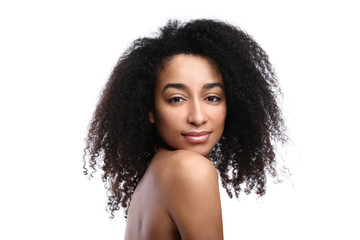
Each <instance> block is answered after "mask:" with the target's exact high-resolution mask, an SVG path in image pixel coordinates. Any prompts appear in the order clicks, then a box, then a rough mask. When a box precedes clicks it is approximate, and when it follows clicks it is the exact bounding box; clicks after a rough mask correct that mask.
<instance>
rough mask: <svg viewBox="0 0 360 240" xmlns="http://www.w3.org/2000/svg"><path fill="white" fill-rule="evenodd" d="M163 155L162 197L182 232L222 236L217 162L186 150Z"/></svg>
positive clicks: (187, 235)
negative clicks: (215, 164)
mask: <svg viewBox="0 0 360 240" xmlns="http://www.w3.org/2000/svg"><path fill="white" fill-rule="evenodd" d="M160 157H162V159H159V160H160V161H161V165H160V164H159V166H160V167H159V168H158V170H157V172H158V180H160V181H157V183H158V184H157V187H158V190H159V193H160V198H159V199H160V201H161V204H162V205H163V206H164V207H165V208H166V209H167V211H168V213H169V215H170V216H171V218H172V219H173V221H174V223H175V224H176V226H177V228H178V230H179V232H180V233H181V236H183V237H184V238H186V239H222V220H221V205H220V194H219V185H218V175H217V171H216V168H215V166H214V165H213V163H212V162H211V161H210V160H209V159H207V158H206V157H203V156H201V155H199V154H196V153H193V152H190V151H185V150H177V151H172V152H168V153H166V154H164V155H162V156H160ZM160 161H159V163H160ZM209 228H210V229H211V230H209Z"/></svg>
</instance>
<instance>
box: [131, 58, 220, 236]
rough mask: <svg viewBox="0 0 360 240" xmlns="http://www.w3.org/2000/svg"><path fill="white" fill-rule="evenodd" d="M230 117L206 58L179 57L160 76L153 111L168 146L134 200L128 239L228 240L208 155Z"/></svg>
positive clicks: (216, 75) (157, 156)
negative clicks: (226, 239)
mask: <svg viewBox="0 0 360 240" xmlns="http://www.w3.org/2000/svg"><path fill="white" fill-rule="evenodd" d="M225 118H226V98H225V92H224V86H223V81H222V78H221V75H220V74H219V73H218V71H217V70H216V68H215V67H214V65H213V64H212V63H211V62H210V61H209V60H208V59H206V58H204V57H201V56H195V55H184V54H179V55H176V56H174V57H173V59H172V60H171V61H170V62H169V63H167V64H166V66H165V67H164V69H162V70H161V71H160V73H159V77H158V80H157V83H156V86H155V109H154V111H153V112H150V113H149V120H150V122H152V123H153V124H155V125H156V127H157V130H158V132H159V134H160V137H161V139H162V140H163V142H164V146H161V147H159V149H158V151H157V153H156V154H155V156H154V158H153V159H152V161H151V163H150V165H149V167H148V169H147V170H146V172H145V174H144V176H143V178H142V179H141V181H140V183H139V184H138V186H137V188H136V190H135V192H134V194H133V196H132V199H131V204H130V208H129V212H128V222H127V227H126V233H125V239H126V240H131V239H134V240H135V239H136V240H141V239H149V240H152V239H154V240H155V239H156V240H171V239H184V240H190V239H191V240H197V239H207V240H219V239H223V229H222V215H221V203H220V194H219V185H218V175H217V171H216V168H215V167H214V165H213V164H212V163H211V161H209V159H208V156H209V153H210V151H211V149H212V148H213V147H214V145H215V144H216V143H217V141H218V140H219V139H220V137H221V135H222V132H223V129H224V124H225ZM165 146H166V147H165ZM174 149H175V150H174Z"/></svg>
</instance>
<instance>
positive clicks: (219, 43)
mask: <svg viewBox="0 0 360 240" xmlns="http://www.w3.org/2000/svg"><path fill="white" fill-rule="evenodd" d="M180 53H182V54H192V55H199V56H204V57H207V58H208V59H211V60H212V62H214V63H215V64H216V67H217V69H218V71H219V72H220V74H221V75H222V78H223V81H224V85H225V95H226V99H227V117H226V122H225V129H224V132H223V136H222V137H221V139H220V140H219V142H218V143H217V144H216V146H215V147H214V148H213V150H212V151H211V153H210V160H211V161H212V162H213V163H214V165H215V167H216V168H217V170H218V172H219V175H220V177H221V181H222V186H223V187H224V188H225V189H226V191H227V193H228V195H229V196H230V197H233V193H235V195H236V197H239V193H240V192H241V191H244V192H245V193H247V194H249V193H250V192H252V191H254V192H255V193H256V194H258V195H260V196H262V195H264V194H265V191H266V180H267V174H268V173H269V174H270V175H271V176H272V177H274V178H276V177H277V171H276V159H275V145H276V143H277V142H282V143H285V141H286V135H285V130H284V129H285V128H284V121H283V118H282V115H281V111H280V108H279V106H278V99H277V96H278V95H279V94H281V92H280V89H279V86H278V82H277V78H276V75H275V73H274V70H273V68H272V66H271V64H270V62H269V59H268V56H267V54H266V53H265V52H264V50H263V49H262V48H261V47H260V46H259V45H258V44H257V43H256V42H255V41H254V40H253V39H252V38H251V37H250V36H249V35H248V34H247V33H245V32H244V31H242V30H240V29H239V28H237V27H235V26H232V25H230V24H227V23H225V22H221V21H218V20H193V21H189V22H187V23H181V22H179V21H176V20H171V21H169V22H168V23H167V24H166V26H164V27H163V28H161V29H160V32H159V34H157V35H156V36H154V37H149V38H140V39H137V40H135V41H134V42H133V44H132V45H131V46H130V48H128V50H127V51H126V52H125V53H124V54H123V55H122V56H121V57H120V59H119V61H118V62H117V64H116V66H115V67H114V70H113V72H112V74H111V76H110V79H109V81H108V82H107V84H106V86H105V88H104V90H103V92H102V95H101V97H100V100H99V103H98V105H97V108H96V111H95V113H94V115H93V118H92V121H91V123H90V126H89V132H88V136H87V138H86V148H85V150H84V152H85V153H84V174H88V168H89V167H90V168H91V169H93V172H92V173H90V177H92V174H93V173H94V172H95V171H96V168H97V167H98V168H100V169H102V170H103V175H102V180H103V181H104V182H105V187H106V188H107V189H108V192H109V197H108V210H110V211H111V215H112V216H113V213H114V211H116V210H119V209H120V207H122V208H124V210H125V217H126V214H127V209H128V207H129V204H130V200H131V196H132V194H133V193H134V191H135V188H136V186H137V184H138V183H139V181H140V179H141V178H142V176H143V175H144V173H145V171H146V169H147V166H148V165H149V163H150V161H151V159H152V158H153V156H154V154H155V152H156V150H157V144H158V143H159V141H158V139H157V138H158V134H157V131H156V129H155V127H154V125H153V124H151V123H150V121H149V118H148V116H149V115H148V114H149V111H151V110H152V109H153V108H154V84H155V82H156V80H157V75H158V72H159V70H160V69H161V68H162V67H163V66H164V64H165V63H166V62H167V61H169V60H170V59H171V57H173V56H174V55H176V54H180Z"/></svg>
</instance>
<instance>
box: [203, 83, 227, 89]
mask: <svg viewBox="0 0 360 240" xmlns="http://www.w3.org/2000/svg"><path fill="white" fill-rule="evenodd" d="M214 87H219V88H221V89H222V90H224V86H223V85H222V84H221V83H207V84H205V85H204V87H203V89H211V88H214Z"/></svg>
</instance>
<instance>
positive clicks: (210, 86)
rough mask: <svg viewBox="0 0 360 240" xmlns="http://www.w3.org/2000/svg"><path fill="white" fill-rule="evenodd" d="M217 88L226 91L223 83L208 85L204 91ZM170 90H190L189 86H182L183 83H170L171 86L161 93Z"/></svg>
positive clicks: (204, 87)
mask: <svg viewBox="0 0 360 240" xmlns="http://www.w3.org/2000/svg"><path fill="white" fill-rule="evenodd" d="M215 87H219V88H221V89H222V90H224V86H223V85H222V84H221V83H206V84H205V85H204V86H203V89H211V88H215ZM168 88H176V89H188V86H186V85H185V84H182V83H169V84H166V85H165V87H164V88H163V90H162V91H161V93H164V92H165V90H166V89H168Z"/></svg>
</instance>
